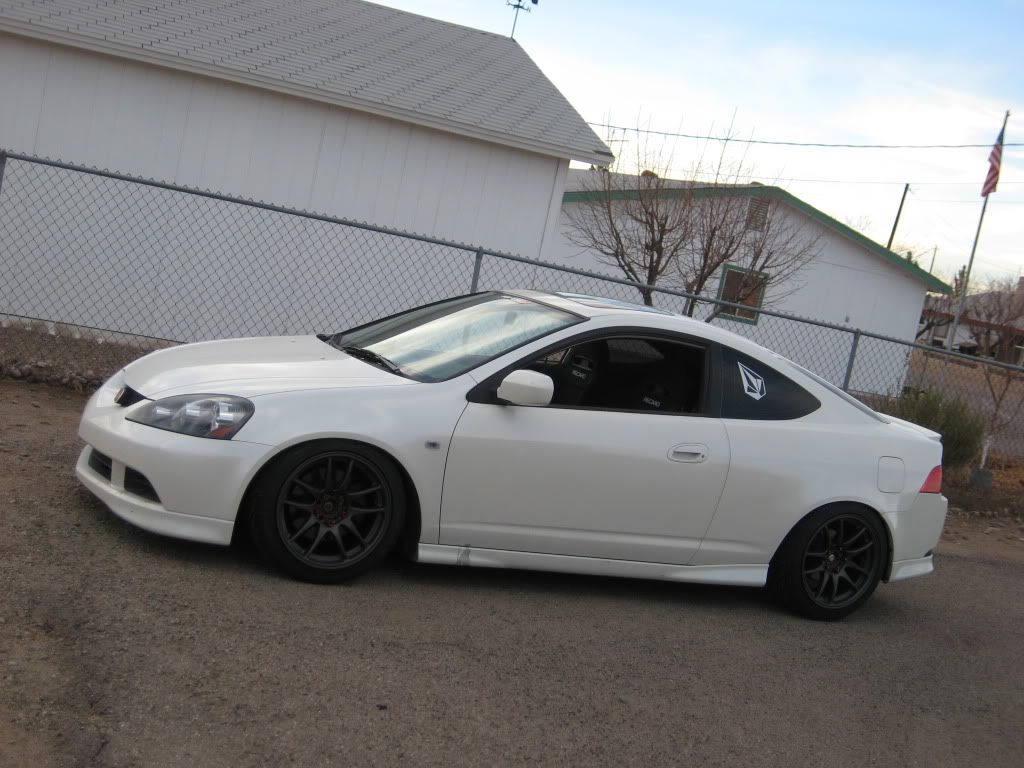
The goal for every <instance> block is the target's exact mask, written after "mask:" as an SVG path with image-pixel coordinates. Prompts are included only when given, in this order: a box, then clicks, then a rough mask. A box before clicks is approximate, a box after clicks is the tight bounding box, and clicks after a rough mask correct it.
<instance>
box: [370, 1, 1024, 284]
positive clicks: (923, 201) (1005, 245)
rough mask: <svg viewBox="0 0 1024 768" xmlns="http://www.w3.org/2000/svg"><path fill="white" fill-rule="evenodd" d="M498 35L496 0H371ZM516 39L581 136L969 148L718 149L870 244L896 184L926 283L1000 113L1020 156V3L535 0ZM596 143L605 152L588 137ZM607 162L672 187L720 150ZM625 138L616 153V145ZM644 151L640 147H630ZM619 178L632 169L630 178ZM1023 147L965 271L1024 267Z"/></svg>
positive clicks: (970, 212)
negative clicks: (672, 180) (728, 134)
mask: <svg viewBox="0 0 1024 768" xmlns="http://www.w3.org/2000/svg"><path fill="white" fill-rule="evenodd" d="M378 2H380V3H381V4H383V5H389V6H393V7H396V8H401V9H403V10H408V11H413V12H416V13H421V14H424V15H427V16H433V17H435V18H440V19H444V20H446V21H452V22H456V23H459V24H465V25H467V26H471V27H476V28H478V29H486V30H488V31H491V32H496V33H499V34H508V33H509V32H510V30H511V27H512V15H513V12H512V10H511V9H510V8H508V7H506V5H505V2H504V0H419V1H418V2H415V1H414V0H378ZM516 40H517V41H518V42H519V43H520V44H521V45H522V46H523V48H524V49H525V50H526V51H527V53H529V54H530V56H531V57H532V58H533V59H534V61H536V62H537V64H538V65H539V66H540V67H541V69H542V70H544V72H545V74H547V76H548V77H549V78H551V80H552V81H553V82H554V83H555V84H556V85H557V86H558V87H559V89H561V90H562V92H563V93H564V94H565V95H566V96H567V97H568V98H569V100H570V101H571V102H572V104H573V105H574V106H575V107H576V109H577V110H578V111H579V112H580V113H581V114H582V115H583V116H584V118H585V119H587V120H590V121H596V122H602V123H606V124H612V125H621V126H627V127H637V126H640V127H647V128H652V129H655V130H661V131H676V132H685V133H693V134H708V133H710V134H714V135H721V134H722V133H723V132H724V131H725V130H726V128H727V127H728V126H729V125H730V124H731V125H732V134H733V135H734V136H736V137H737V138H739V139H744V138H755V139H781V140H787V141H819V142H850V143H880V144H900V143H918V144H948V143H980V144H986V145H987V146H986V147H985V148H977V149H951V150H842V149H806V148H800V149H786V148H777V147H764V146H756V145H745V144H740V143H734V144H732V145H730V146H731V147H733V150H732V152H731V153H730V160H731V161H732V162H740V161H741V160H742V162H743V163H745V164H746V165H747V166H751V167H752V168H753V172H754V174H755V177H756V178H757V179H758V180H760V181H763V182H766V183H777V184H779V185H780V186H783V187H785V188H786V189H788V190H789V191H790V192H792V193H793V194H796V195H797V196H799V197H801V198H803V199H804V200H806V201H807V202H809V203H811V204H812V205H815V206H817V207H818V208H820V209H822V210H823V211H825V212H826V213H829V214H831V215H833V216H835V217H836V218H838V219H840V220H841V221H846V222H848V223H856V224H857V225H858V226H860V227H861V228H862V229H864V230H865V232H866V233H867V234H868V235H869V236H871V237H874V238H875V239H876V240H879V241H881V242H883V243H884V242H885V241H886V240H887V239H888V236H889V231H890V229H891V227H892V221H893V217H894V216H895V214H896V209H897V206H898V205H899V198H900V194H901V193H902V191H903V183H904V182H910V183H911V194H910V195H909V196H908V198H907V202H906V205H905V207H904V212H903V218H902V219H901V221H900V226H899V230H898V232H897V237H896V239H897V242H899V243H903V244H905V245H906V246H908V247H911V248H913V249H914V250H915V251H916V252H917V253H918V254H919V255H920V258H921V259H922V261H923V262H924V266H925V268H927V267H928V265H929V262H930V260H931V255H932V248H933V247H937V249H938V256H937V259H936V273H937V274H939V275H940V276H946V277H948V276H949V275H950V274H952V272H953V271H954V270H955V269H956V267H957V266H959V265H960V264H963V263H966V261H967V257H968V253H969V251H970V245H971V240H972V238H973V236H974V230H975V227H976V226H977V220H978V215H979V213H980V211H981V198H980V196H979V192H980V188H981V182H982V180H983V179H984V176H985V172H986V170H987V168H988V163H987V157H988V152H989V148H988V147H989V146H990V145H991V143H992V142H993V141H994V140H995V137H996V134H997V133H998V131H999V126H1000V125H1001V123H1002V117H1003V112H1004V111H1005V110H1006V109H1009V110H1011V112H1012V113H1013V114H1011V117H1010V123H1009V126H1008V128H1007V141H1011V142H1013V141H1017V142H1024V72H1022V70H1024V0H995V1H993V2H975V3H965V2H960V3H949V2H938V3H935V2H933V3H924V2H899V1H898V0H894V1H893V2H887V3H883V2H861V3H858V4H856V5H853V4H839V3H822V2H817V3H793V2H789V3H787V2H775V3H765V2H763V1H762V2H748V1H747V0H732V2H729V3H706V2H705V3H690V2H665V1H663V0H633V2H629V1H628V0H627V1H620V2H610V1H609V0H592V1H591V2H584V1H583V0H540V4H539V5H538V6H536V7H534V9H533V11H532V12H531V13H529V14H526V13H521V14H520V16H519V23H518V26H517V29H516ZM597 130H598V133H599V134H601V135H602V136H604V135H605V134H604V131H603V130H602V129H597ZM611 138H615V139H619V141H616V142H614V143H613V145H612V148H613V149H614V150H615V151H616V152H618V153H621V154H622V155H623V159H624V160H625V159H627V158H635V157H636V155H637V153H638V151H641V150H645V151H647V152H655V153H660V154H661V155H662V156H663V157H665V156H669V155H670V156H671V158H672V160H673V174H674V175H677V176H686V175H687V172H688V171H689V169H691V168H692V167H693V165H694V164H695V162H696V160H697V158H698V157H700V156H701V154H702V153H703V154H704V155H705V156H707V155H708V154H710V153H711V152H712V151H714V150H716V149H717V148H718V147H719V146H720V145H718V144H716V143H714V142H712V143H708V142H700V141H693V140H688V139H678V140H667V139H658V138H655V137H650V136H648V137H647V138H646V139H645V140H641V139H640V138H639V137H638V136H637V135H636V134H632V133H616V134H615V135H614V136H612V137H611ZM623 140H624V141H623ZM644 141H646V144H644V143H643V142H644ZM634 165H635V163H634ZM1022 235H1024V147H1018V148H1007V150H1006V154H1005V156H1004V164H1003V172H1002V176H1001V180H1000V187H999V190H998V191H997V192H996V193H995V194H994V195H993V196H992V198H991V201H990V203H989V207H988V212H987V214H986V220H985V227H984V230H983V232H982V238H981V241H980V243H979V247H978V256H977V259H976V262H975V263H976V266H975V273H976V275H977V276H978V278H979V280H980V279H984V278H985V277H987V276H995V277H1007V276H1010V277H1013V276H1016V275H1017V274H1018V272H1019V271H1020V270H1021V269H1022V268H1024V237H1022Z"/></svg>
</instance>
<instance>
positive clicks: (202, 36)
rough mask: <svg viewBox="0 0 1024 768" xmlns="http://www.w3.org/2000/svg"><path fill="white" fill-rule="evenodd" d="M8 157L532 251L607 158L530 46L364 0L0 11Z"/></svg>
mask: <svg viewBox="0 0 1024 768" xmlns="http://www.w3.org/2000/svg"><path fill="white" fill-rule="evenodd" d="M0 104H3V105H4V106H3V109H0V148H3V149H6V150H10V151H15V152H22V153H26V154H34V155H39V156H46V157H52V158H60V159H62V160H65V161H68V162H74V163H80V164H86V165H92V166H96V167H100V168H109V169H112V170H117V171H119V172H122V173H127V174H136V175H141V176H145V177H149V178H154V179H158V180H164V181H168V182H171V183H175V184H179V185H184V186H193V187H199V188H204V189H211V190H216V191H220V192H224V193H227V194H233V195H240V196H244V197H249V198H253V199H257V200H265V201H268V202H273V203H275V204H277V205H282V206H288V207H295V208H300V209H306V210H312V211H318V212H324V213H327V214H330V215H333V216H338V217H343V218H348V219H355V220H361V221H367V222H371V223H374V224H377V225H381V226H386V227H392V228H395V229H401V230H405V231H410V232H416V233H420V234H425V235H430V236H434V237H440V238H445V239H451V240H456V241H460V242H468V243H476V244H481V245H484V246H486V247H488V248H492V249H496V250H502V251H509V252H512V253H518V254H522V255H524V256H529V257H537V256H539V255H540V253H541V252H542V250H543V248H544V246H545V241H546V239H547V238H548V237H549V236H550V234H551V233H552V232H553V231H554V226H555V221H556V219H557V215H558V210H559V206H560V204H561V199H562V192H563V187H564V183H565V178H566V171H567V169H568V165H569V160H570V159H575V160H581V161H584V162H588V163H597V164H605V163H607V162H608V161H609V160H610V159H611V154H610V152H609V151H608V149H607V147H605V146H604V144H602V142H601V141H600V140H599V139H598V137H597V136H596V135H595V134H594V132H593V131H592V130H591V129H590V128H589V127H588V126H587V124H586V123H585V122H584V121H583V119H582V118H581V117H580V116H579V114H577V112H576V111H575V110H574V109H573V108H572V106H571V105H570V104H569V103H568V102H567V101H566V99H565V98H564V97H563V96H562V95H561V93H559V91H558V90H557V89H556V88H555V86H554V85H553V84H552V83H551V82H550V81H549V80H548V79H547V78H546V77H545V76H544V74H543V73H542V72H541V71H540V70H539V69H538V68H537V66H536V65H535V64H534V63H533V61H532V60H531V59H530V58H529V56H527V55H526V53H525V52H524V51H523V50H522V48H520V47H519V45H518V43H516V42H515V41H514V40H510V39H508V38H505V37H501V36H499V35H494V34H491V33H487V32H482V31H479V30H474V29H469V28H466V27H461V26H458V25H454V24H449V23H445V22H441V21H437V20H434V19H429V18H426V17H423V16H418V15H415V14H410V13H405V12H401V11H397V10H393V9H390V8H385V7H382V6H377V5H373V4H370V3H365V2H360V0H330V1H329V2H328V1H326V0H324V1H322V0H289V2H286V3H275V2H267V1H266V0H239V1H237V2H233V3H230V4H227V3H220V4H213V3H208V2H201V1H200V0H185V1H184V2H181V1H180V0H177V1H175V2H172V1H171V0H153V1H152V2H149V3H145V4H139V3H131V2H112V3H104V4H96V3H91V2H87V1H86V0H36V1H30V2H23V1H18V2H11V1H10V0H0Z"/></svg>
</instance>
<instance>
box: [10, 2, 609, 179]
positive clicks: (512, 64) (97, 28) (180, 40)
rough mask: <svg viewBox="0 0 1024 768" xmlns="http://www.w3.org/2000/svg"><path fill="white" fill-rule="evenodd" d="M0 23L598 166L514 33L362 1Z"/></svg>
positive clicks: (589, 139)
mask: <svg viewBox="0 0 1024 768" xmlns="http://www.w3.org/2000/svg"><path fill="white" fill-rule="evenodd" d="M0 31H5V32H9V33H12V34H17V35H23V36H27V37H34V38H37V39H42V40H47V41H51V42H57V43H61V44H64V45H70V46H74V47H79V48H86V49H90V50H94V51H99V52H102V53H106V54H109V55H114V56H120V57H124V58H131V59H135V60H139V61H144V62H147V63H151V64H155V65H158V66H165V67H171V68H174V69H179V70H185V71H189V72H193V73H196V74H202V75H206V76H210V77H217V78H221V79H227V80H233V81H236V82H240V83H244V84H247V85H252V86H256V87H260V88H269V89H271V90H276V91H280V92H284V93H288V94H291V95H295V96H299V97H302V98H309V99H314V100H317V101H323V102H328V103H332V104H336V105H338V106H343V107H347V108H350V109H357V110H360V111H365V112H370V113H373V114H378V115H382V116H385V117H391V118H394V119H397V120H403V121H405V122H411V123H415V124H418V125H424V126H427V127H430V128H435V129H438V130H444V131H449V132H452V133H458V134H461V135H464V136H469V137H471V138H476V139H480V140H483V141H491V142H495V143H499V144H505V145H507V146H514V147H517V148H520V149H526V150H529V151H533V152H538V153H541V154H546V155H552V156H555V157H568V158H572V159H575V160H582V161H586V162H592V163H597V164H605V163H607V162H609V161H610V160H611V159H612V154H611V152H610V151H609V150H608V148H607V147H606V146H605V145H604V144H603V143H602V142H601V140H600V139H599V138H598V137H597V135H596V134H595V133H594V132H593V130H591V128H590V127H589V126H588V125H587V124H586V122H585V121H584V120H583V118H582V117H580V115H579V113H577V112H576V110H575V109H573V107H572V105H571V104H569V102H568V101H567V100H566V99H565V97H564V96H563V95H562V94H561V93H560V92H559V91H558V89H557V88H556V87H555V86H554V85H553V84H552V83H551V81H550V80H548V79H547V77H545V76H544V73H543V72H541V71H540V69H539V68H538V67H537V65H536V64H535V63H534V62H533V60H532V59H530V57H529V56H528V55H527V54H526V52H525V51H523V49H522V48H521V47H520V46H519V44H518V43H517V42H515V41H514V40H511V39H509V38H506V37H502V36H500V35H495V34H492V33H490V32H483V31H480V30H477V29H471V28H469V27H463V26H459V25H457V24H450V23H448V22H444V21H439V20H437V19H430V18H427V17H425V16H419V15H417V14H413V13H407V12H404V11H398V10H395V9H392V8H386V7H384V6H380V5H374V4H372V3H367V2H362V0H289V1H288V2H283V3H277V2H267V1H266V0H219V1H218V2H209V0H206V1H204V0H150V2H147V3H144V4H143V3H132V2H124V1H123V0H121V1H118V0H108V2H96V0H92V1H91V2H90V1H89V0H27V1H26V0H20V1H19V0H0Z"/></svg>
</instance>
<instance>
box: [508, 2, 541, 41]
mask: <svg viewBox="0 0 1024 768" xmlns="http://www.w3.org/2000/svg"><path fill="white" fill-rule="evenodd" d="M530 2H531V3H532V4H533V5H536V4H537V2H538V0H530ZM505 5H508V6H511V7H512V8H515V9H516V15H515V18H513V19H512V34H511V35H509V37H510V38H512V39H513V40H515V39H516V24H517V23H518V22H519V12H520V11H526V12H527V13H529V12H530V7H529V6H528V5H526V4H525V3H524V0H505Z"/></svg>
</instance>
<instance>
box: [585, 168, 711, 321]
mask: <svg viewBox="0 0 1024 768" xmlns="http://www.w3.org/2000/svg"><path fill="white" fill-rule="evenodd" d="M579 191H580V192H582V193H583V195H582V199H581V200H580V201H579V202H578V204H576V205H573V206H570V207H568V208H567V209H566V218H567V219H568V220H569V223H570V225H571V227H570V229H569V230H568V231H567V232H566V235H567V237H568V238H569V240H570V241H571V242H572V243H573V244H575V245H578V246H580V247H581V248H586V249H588V250H591V251H593V252H594V253H596V254H597V258H598V259H599V260H600V261H602V262H603V263H605V264H608V265H610V266H614V267H617V268H618V269H619V270H621V271H622V274H623V275H625V276H626V279H628V280H632V281H634V282H637V283H642V284H643V287H640V288H638V289H637V290H638V291H639V292H640V296H641V298H642V299H643V302H644V304H646V305H648V306H651V305H653V304H654V298H653V292H652V290H651V288H652V287H653V286H655V285H657V284H658V282H659V281H660V280H661V279H662V278H663V277H664V276H665V274H666V273H667V272H669V271H670V269H671V267H672V265H673V264H674V263H675V262H676V261H677V260H678V258H679V255H680V253H681V252H682V251H683V250H684V249H685V248H687V247H688V245H689V243H690V240H691V234H692V231H693V217H692V215H691V199H692V196H693V185H692V184H686V183H680V182H670V181H669V180H667V179H665V178H663V177H662V176H661V175H660V174H658V173H657V172H655V171H644V172H643V173H641V174H640V175H639V176H633V175H631V174H620V173H615V172H612V171H597V170H595V171H590V172H588V173H587V174H586V175H585V176H584V177H583V182H582V184H581V188H580V190H579Z"/></svg>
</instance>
